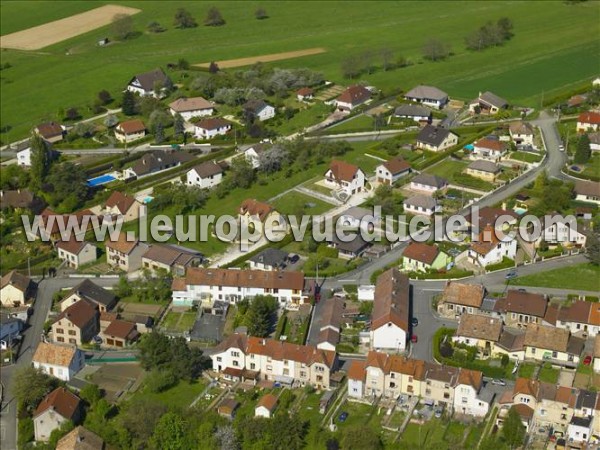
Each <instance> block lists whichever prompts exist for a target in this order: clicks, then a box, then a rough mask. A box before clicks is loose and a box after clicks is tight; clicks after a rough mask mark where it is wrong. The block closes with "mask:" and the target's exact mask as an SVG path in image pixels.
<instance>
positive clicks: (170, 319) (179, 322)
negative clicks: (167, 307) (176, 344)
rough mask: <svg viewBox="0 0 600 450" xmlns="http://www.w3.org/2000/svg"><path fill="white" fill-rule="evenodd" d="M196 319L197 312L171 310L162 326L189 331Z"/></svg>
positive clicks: (172, 329) (170, 329)
mask: <svg viewBox="0 0 600 450" xmlns="http://www.w3.org/2000/svg"><path fill="white" fill-rule="evenodd" d="M195 321H196V313H195V312H193V311H188V312H173V311H171V312H169V313H168V314H167V316H166V317H165V320H164V321H163V323H162V327H163V328H164V329H165V330H168V331H175V332H180V333H181V332H184V331H189V330H190V329H191V328H192V327H193V326H194V322H195Z"/></svg>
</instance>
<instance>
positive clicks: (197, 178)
mask: <svg viewBox="0 0 600 450" xmlns="http://www.w3.org/2000/svg"><path fill="white" fill-rule="evenodd" d="M186 178H187V181H186V184H187V185H188V186H197V187H200V188H202V189H210V188H212V187H215V186H216V185H218V184H219V183H220V182H221V181H223V168H222V167H221V166H220V165H219V164H217V163H216V162H214V161H206V162H203V163H202V164H199V165H197V166H196V167H193V168H192V169H191V170H190V171H189V172H188V173H187V174H186Z"/></svg>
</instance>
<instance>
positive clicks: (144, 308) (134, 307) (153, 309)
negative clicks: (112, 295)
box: [118, 302, 165, 317]
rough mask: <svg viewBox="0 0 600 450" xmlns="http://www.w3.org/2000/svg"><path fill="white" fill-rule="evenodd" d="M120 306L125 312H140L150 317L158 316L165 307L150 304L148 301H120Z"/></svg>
mask: <svg viewBox="0 0 600 450" xmlns="http://www.w3.org/2000/svg"><path fill="white" fill-rule="evenodd" d="M118 307H119V308H120V309H121V311H122V312H123V313H125V314H140V315H144V316H150V317H158V316H160V315H161V314H162V311H163V310H164V309H165V306H164V305H158V304H157V305H149V304H147V303H134V302H119V305H118Z"/></svg>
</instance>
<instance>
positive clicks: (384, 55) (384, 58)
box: [379, 47, 394, 71]
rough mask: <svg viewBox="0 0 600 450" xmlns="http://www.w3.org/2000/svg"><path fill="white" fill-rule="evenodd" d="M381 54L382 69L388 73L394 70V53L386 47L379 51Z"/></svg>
mask: <svg viewBox="0 0 600 450" xmlns="http://www.w3.org/2000/svg"><path fill="white" fill-rule="evenodd" d="M379 54H380V56H381V67H383V70H385V71H388V70H390V69H392V68H393V63H392V61H393V59H394V52H393V51H392V50H391V49H390V48H388V47H384V48H382V49H381V50H380V51H379Z"/></svg>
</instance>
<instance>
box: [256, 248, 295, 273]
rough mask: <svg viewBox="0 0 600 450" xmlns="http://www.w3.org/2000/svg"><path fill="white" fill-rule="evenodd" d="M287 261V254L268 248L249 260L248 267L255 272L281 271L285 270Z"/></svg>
mask: <svg viewBox="0 0 600 450" xmlns="http://www.w3.org/2000/svg"><path fill="white" fill-rule="evenodd" d="M287 261H288V253H287V252H284V251H283V250H280V249H278V248H267V249H265V250H263V251H262V252H260V253H258V254H257V255H254V256H252V257H251V258H250V259H248V265H249V266H250V269H254V270H280V269H284V268H285V266H286V263H287Z"/></svg>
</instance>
